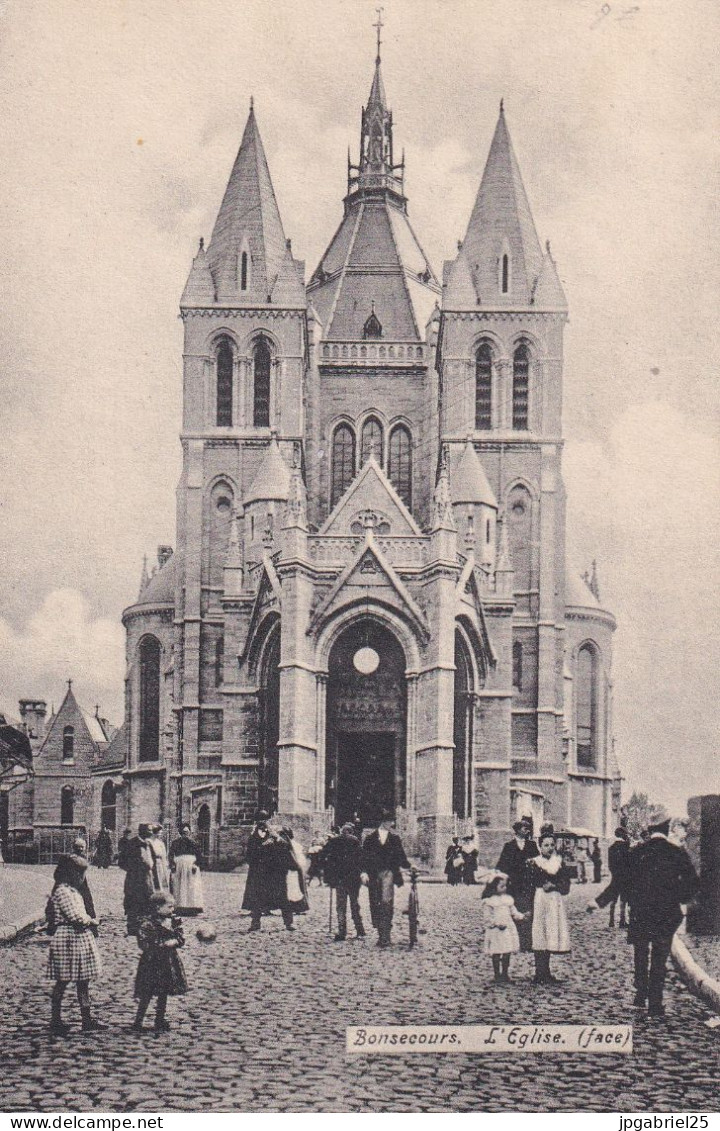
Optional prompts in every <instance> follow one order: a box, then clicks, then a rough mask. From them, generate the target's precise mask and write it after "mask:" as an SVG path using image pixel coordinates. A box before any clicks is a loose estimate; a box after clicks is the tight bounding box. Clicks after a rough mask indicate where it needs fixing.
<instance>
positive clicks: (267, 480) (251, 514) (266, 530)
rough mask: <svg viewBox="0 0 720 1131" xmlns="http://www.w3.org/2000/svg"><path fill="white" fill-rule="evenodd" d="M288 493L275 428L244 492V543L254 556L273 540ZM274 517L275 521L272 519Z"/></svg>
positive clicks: (288, 472) (285, 474)
mask: <svg viewBox="0 0 720 1131" xmlns="http://www.w3.org/2000/svg"><path fill="white" fill-rule="evenodd" d="M289 493H290V469H289V467H288V465H287V464H286V462H285V460H284V459H283V456H282V452H281V451H280V446H279V444H278V438H277V432H276V431H275V429H273V430H272V432H271V434H270V443H269V444H268V446H267V448H266V450H265V453H264V455H263V457H262V460H261V461H260V466H259V467H258V469H257V473H256V475H255V478H254V479H253V481H252V483H251V484H250V487H249V489H248V491H247V493H246V495H245V498H244V504H245V544H246V546H247V547H248V548H249V551H250V553H252V554H253V555H254V556H255V557H257V556H261V555H262V552H263V547H265V549H266V550H268V549H269V548H270V547H271V546H272V545H273V542H274V537H275V527H276V525H277V527H278V529H279V526H280V521H279V520H280V518H281V517H282V515H283V514H284V511H285V504H286V503H287V500H288V495H289ZM276 516H277V520H278V521H277V522H276Z"/></svg>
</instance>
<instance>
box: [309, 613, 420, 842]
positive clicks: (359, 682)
mask: <svg viewBox="0 0 720 1131" xmlns="http://www.w3.org/2000/svg"><path fill="white" fill-rule="evenodd" d="M405 668H406V663H405V654H404V652H403V650H402V648H401V646H400V644H399V643H398V641H397V639H396V638H395V636H394V635H393V634H392V632H390V631H389V629H387V628H385V626H384V625H381V624H379V623H378V622H377V621H374V620H373V619H372V617H371V616H366V617H361V618H360V619H359V620H358V621H356V622H355V623H354V624H352V625H350V626H349V627H348V628H347V629H346V630H345V631H344V632H343V633H342V635H341V636H340V637H339V638H338V639H337V640H336V642H335V644H334V645H333V647H332V650H331V652H330V658H329V664H328V696H327V752H328V757H327V776H326V782H325V785H326V804H327V805H328V806H331V807H333V808H334V810H335V820H336V822H337V823H338V824H342V823H343V822H344V821H348V820H351V819H353V818H355V817H356V816H357V817H358V818H359V820H360V822H361V823H362V825H363V827H365V828H368V827H370V826H371V825H376V824H377V822H378V821H379V819H380V813H381V811H382V809H391V810H393V811H394V810H396V809H398V808H401V807H403V808H404V807H405V806H406V756H405V746H406V733H407V692H406V680H405Z"/></svg>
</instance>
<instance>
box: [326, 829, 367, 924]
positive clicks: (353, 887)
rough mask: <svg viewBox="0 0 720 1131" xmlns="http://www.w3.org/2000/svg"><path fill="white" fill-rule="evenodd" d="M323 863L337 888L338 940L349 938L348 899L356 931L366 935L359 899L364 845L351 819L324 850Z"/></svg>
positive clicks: (329, 884) (329, 885)
mask: <svg viewBox="0 0 720 1131" xmlns="http://www.w3.org/2000/svg"><path fill="white" fill-rule="evenodd" d="M320 864H321V867H322V873H323V876H324V879H325V883H326V884H327V885H328V887H330V888H333V889H334V890H335V899H336V905H337V921H338V929H337V934H336V935H335V942H344V941H345V939H346V938H347V904H348V900H350V914H351V915H352V921H353V924H354V927H355V933H356V934H357V937H358V938H359V939H364V938H365V927H364V926H363V921H362V915H361V914H360V902H359V896H360V876H361V874H362V847H361V845H360V841H359V839H358V837H357V836H356V835H355V825H354V824H353V823H352V822H351V821H348V823H347V824H345V825H343V827H342V828H341V829H340V836H334V837H331V838H330V840H328V842H327V844H326V845H325V847H324V848H323V850H322V852H321V854H320Z"/></svg>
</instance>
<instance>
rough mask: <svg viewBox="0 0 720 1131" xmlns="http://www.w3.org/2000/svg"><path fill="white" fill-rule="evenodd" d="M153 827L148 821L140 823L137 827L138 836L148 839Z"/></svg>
mask: <svg viewBox="0 0 720 1131" xmlns="http://www.w3.org/2000/svg"><path fill="white" fill-rule="evenodd" d="M152 830H153V827H152V825H151V824H150V822H149V821H140V823H139V825H138V836H141V837H148V836H150V833H151V832H152Z"/></svg>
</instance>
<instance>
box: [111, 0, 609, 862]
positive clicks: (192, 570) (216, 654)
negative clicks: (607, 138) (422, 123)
mask: <svg viewBox="0 0 720 1131" xmlns="http://www.w3.org/2000/svg"><path fill="white" fill-rule="evenodd" d="M380 27H381V25H380V21H378V25H377V28H378V45H377V53H376V58H375V65H374V71H373V75H372V81H371V85H370V93H369V96H368V100H367V104H366V105H365V106H364V107H363V109H362V113H361V118H360V137H359V146H358V150H357V161H353V160H351V159H350V158H348V169H347V192H346V195H345V197H344V200H343V202H342V216H341V218H340V222H339V226H338V228H337V231H336V232H335V235H334V236H333V237H332V239H331V240H330V243H329V245H328V247H327V250H326V251H325V253H324V254H323V256H322V257H321V259H320V263H319V264H318V266H317V268H316V270H315V272H314V273H313V275H312V277H311V279H310V282H309V284H308V286H307V288H306V287H305V285H304V269H303V264H302V263H299V262H298V261H297V260H295V259H294V258H293V255H292V251H291V247H290V242H289V240H287V239H286V237H285V233H284V230H283V225H282V221H281V218H280V212H279V209H278V204H277V200H276V198H275V193H274V190H273V186H272V181H271V178H270V172H269V169H268V163H267V160H266V157H265V153H264V150H263V146H262V142H261V140H260V134H259V131H258V126H257V121H256V118H255V113H254V109H253V107H252V103H251V107H250V114H249V117H248V121H247V125H246V127H245V132H244V134H243V138H242V142H241V145H240V150H239V152H238V155H237V158H236V160H235V163H234V165H233V168H232V171H231V174H230V179H229V182H228V186H227V189H226V192H225V195H224V198H223V200H222V203H221V206H220V210H219V213H218V216H217V220H216V222H215V226H214V229H213V232H212V236H211V239H210V242H209V244H208V246H207V247H205V245H204V243H203V241H202V240H201V241H200V247H199V249H198V252H197V255H196V256H195V259H194V261H193V264H192V268H191V271H190V275H189V277H188V280H187V283H186V286H185V290H184V292H183V295H182V299H181V304H180V310H181V316H182V319H183V324H184V332H185V343H184V396H183V421H182V430H181V435H180V440H181V445H182V452H183V467H182V474H181V478H180V483H179V485H178V490H177V549H176V551H175V553H173V552H172V550H171V549H170V548H169V547H165V546H163V547H160V548H159V551H158V565H157V567H156V568H155V569H154V570H153V571H152V573H151V574H150V575H148V573H147V570H146V568H143V573H142V578H141V586H140V593H139V595H138V599H137V601H136V602H135V604H134V605H132V606H131V607H130V608H129V609H126V610H125V613H124V615H123V621H124V624H125V626H126V629H127V660H128V664H127V700H126V701H127V710H126V723H125V733H126V734H127V736H128V737H127V741H128V765H127V768H126V771H125V775H126V779H127V782H128V797H129V818H130V820H131V821H132V822H133V823H135V822H136V821H138V820H140V819H151V818H152V817H153V816H156V819H157V815H160V816H161V817H162V819H163V820H164V821H165V823H166V825H167V826H168V827H171V826H172V825H174V824H175V823H176V822H177V821H178V820H183V821H185V820H187V821H189V822H190V824H191V827H192V829H193V832H194V833H195V834H196V835H197V836H198V837H199V839H200V841H201V843H202V846H203V851H204V852H206V853H207V855H208V857H209V858H210V859H219V858H224V859H226V860H232V861H235V862H239V861H240V860H242V858H243V853H244V845H245V841H246V838H247V835H248V831H249V828H250V827H251V824H252V820H253V817H254V815H255V813H256V811H257V810H258V808H262V809H266V810H268V811H269V812H270V813H271V814H273V815H274V816H275V818H276V819H277V820H278V821H282V822H283V823H286V824H289V825H291V826H292V827H293V829H294V830H295V831H296V834H297V835H298V836H299V838H300V839H301V840H307V839H309V838H310V837H313V836H316V835H319V834H321V833H322V832H324V831H326V830H327V829H328V828H329V827H330V825H331V824H333V823H343V822H344V821H346V820H349V819H353V820H358V821H360V822H361V823H362V824H363V825H364V826H365V827H369V826H371V825H373V824H374V823H376V822H377V820H378V818H379V814H380V812H381V811H382V810H383V809H391V810H392V811H393V812H394V813H395V820H396V824H397V826H398V829H399V830H400V832H401V833H402V836H403V839H404V842H405V844H406V847H407V849H408V851H409V852H411V853H412V854H414V855H415V856H417V857H420V858H421V859H423V860H425V861H427V862H429V863H430V864H432V865H436V864H439V863H440V862H441V861H442V859H443V858H444V851H445V847H446V845H447V841H448V838H449V837H451V836H453V835H457V834H459V833H472V834H473V835H475V836H476V837H477V839H478V842H479V845H480V848H481V851H482V854H483V859H484V861H487V862H493V861H494V859H496V858H497V853H498V851H499V848H500V845H501V844H502V843H503V841H504V840H505V839H506V837H507V833H508V829H509V826H510V824H511V821H512V820H513V819H514V818H515V817H516V816H519V815H523V814H530V815H532V816H533V817H534V818H535V820H536V823H538V824H539V823H541V822H542V821H543V820H546V819H550V820H553V821H554V822H555V823H556V824H558V825H566V824H569V823H571V821H572V820H574V822H575V824H580V825H585V826H586V827H589V828H591V829H593V830H597V831H599V832H605V831H607V829H608V827H610V826H611V824H612V817H613V814H612V805H613V804H616V801H617V790H615V793H614V794H613V789H614V786H613V784H612V779H613V773H614V770H613V764H612V758H611V750H610V743H609V733H610V730H609V728H610V704H611V698H612V696H611V684H610V653H611V639H610V638H611V633H612V630H613V628H614V621H613V619H612V616H611V614H610V613H609V612H607V610H605V609H603V608H602V607H601V605H600V599H599V585H598V581H597V574H596V572H593V575H592V577H591V578H590V579H589V581H588V582H585V581H582V580H581V579H580V578H579V577H575V576H574V575H571V581H570V583H569V584H566V566H565V494H564V488H563V482H562V474H561V452H562V430H561V404H562V367H563V361H562V357H563V329H564V324H565V321H566V318H567V305H566V302H565V297H564V294H563V290H562V286H561V284H560V280H559V277H558V273H557V270H556V267H555V263H554V261H553V258H552V255H551V254H550V250H549V247H547V246H546V250H545V251H543V250H542V248H541V245H540V242H539V240H538V236H537V233H536V230H535V225H534V222H533V218H532V215H531V212H530V206H529V203H528V199H527V196H526V193H525V189H524V187H523V183H522V178H521V176H520V171H519V168H518V163H517V160H516V158H515V154H514V152H513V148H512V144H511V141H510V136H509V133H508V129H507V124H506V121H505V114H504V111H503V108H502V105H501V109H500V117H499V121H498V124H497V128H496V131H495V136H494V138H493V141H492V145H491V147H490V153H489V156H488V160H487V164H486V167H485V171H484V174H483V177H482V181H481V184H480V189H479V192H478V195H477V200H476V202H475V206H474V208H473V211H472V215H471V217H470V221H469V224H468V228H467V232H466V235H465V238H464V240H463V242H462V244H461V245H459V249H458V254H457V256H456V258H455V259H454V260H453V261H452V262H451V263H448V264H446V266H445V272H444V278H443V283H442V285H441V284H440V282H439V281H438V278H437V277H436V275H435V273H434V271H433V269H432V267H431V265H430V263H429V262H428V259H427V257H426V255H425V253H424V252H423V249H422V246H421V244H420V242H419V240H418V238H417V236H416V234H415V232H414V230H413V227H412V225H411V222H410V218H409V209H408V199H407V196H406V192H405V162H404V159H403V158H402V157H401V158H400V160H398V159H397V156H396V151H395V141H396V138H395V125H394V122H393V115H392V112H391V110H390V108H389V105H388V100H387V95H386V92H385V85H384V81H383V76H382V68H381V59H380ZM613 798H614V799H615V800H613Z"/></svg>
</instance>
